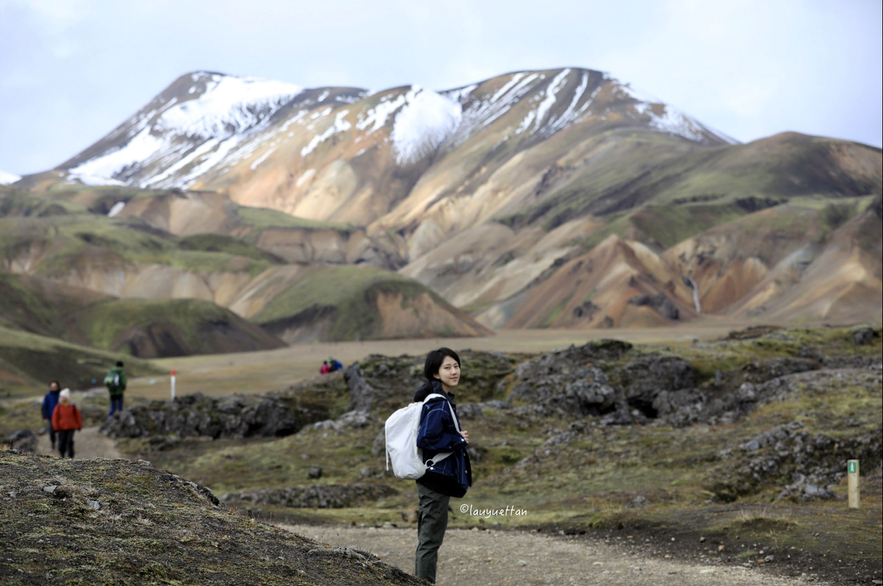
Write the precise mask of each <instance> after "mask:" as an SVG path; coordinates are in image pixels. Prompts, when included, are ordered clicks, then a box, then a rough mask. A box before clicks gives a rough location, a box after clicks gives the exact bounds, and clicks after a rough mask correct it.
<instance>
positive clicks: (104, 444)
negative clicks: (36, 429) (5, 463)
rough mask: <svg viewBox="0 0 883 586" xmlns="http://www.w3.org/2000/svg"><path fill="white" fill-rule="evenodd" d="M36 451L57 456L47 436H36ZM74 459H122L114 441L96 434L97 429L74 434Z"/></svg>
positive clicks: (85, 428) (89, 428) (85, 429)
mask: <svg viewBox="0 0 883 586" xmlns="http://www.w3.org/2000/svg"><path fill="white" fill-rule="evenodd" d="M37 451H39V452H40V453H41V454H49V455H52V456H57V455H58V450H53V449H52V446H51V444H50V443H49V434H48V433H45V434H43V435H40V436H38V440H37ZM74 457H75V458H77V459H87V460H88V459H92V458H123V457H124V456H123V455H122V454H120V453H119V451H117V449H116V445H115V444H114V441H113V440H112V439H110V438H109V437H107V436H106V435H102V434H101V433H99V432H98V427H97V426H96V427H84V428H83V429H82V430H80V431H78V432H77V433H75V434H74Z"/></svg>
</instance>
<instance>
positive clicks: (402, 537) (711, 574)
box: [281, 525, 827, 586]
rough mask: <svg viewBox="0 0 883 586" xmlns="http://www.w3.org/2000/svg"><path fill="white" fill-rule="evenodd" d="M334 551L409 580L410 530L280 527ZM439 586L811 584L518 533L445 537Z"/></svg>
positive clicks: (610, 546)
mask: <svg viewBox="0 0 883 586" xmlns="http://www.w3.org/2000/svg"><path fill="white" fill-rule="evenodd" d="M281 527H283V528H284V529H288V530H290V531H294V532H295V533H298V534H300V535H303V536H306V537H311V538H313V539H316V540H319V541H322V542H325V543H329V544H331V545H334V546H343V547H352V548H355V549H358V550H362V551H366V552H370V553H373V554H374V555H376V556H378V557H379V558H381V559H382V560H383V561H385V562H387V563H390V564H392V565H395V566H398V567H399V568H400V569H402V570H404V571H406V572H409V573H413V571H414V549H415V548H416V546H417V539H416V537H417V535H416V529H414V528H408V529H398V528H371V527H369V528H355V527H342V528H338V527H323V526H307V525H281ZM438 584H439V585H440V586H467V585H468V586H508V585H511V586H516V585H517V586H528V585H534V584H581V585H582V584H586V585H598V586H659V585H664V584H672V585H677V586H809V585H819V586H822V585H824V584H827V583H826V582H819V581H816V580H813V579H810V578H805V577H801V578H779V577H775V576H771V575H769V574H767V573H762V572H759V571H757V570H751V569H746V568H741V567H731V566H709V565H693V564H689V563H684V562H679V561H674V560H664V559H662V560H661V559H652V558H648V557H645V556H644V555H642V554H641V552H639V551H635V550H633V549H625V548H620V547H618V546H616V545H615V544H610V543H607V542H604V541H600V540H596V541H591V540H587V539H585V538H580V539H571V538H565V537H554V536H548V535H541V534H537V533H528V532H520V531H479V530H466V529H449V530H448V531H447V533H446V535H445V542H444V545H442V547H441V550H440V551H439V567H438Z"/></svg>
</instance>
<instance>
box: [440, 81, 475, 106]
mask: <svg viewBox="0 0 883 586" xmlns="http://www.w3.org/2000/svg"><path fill="white" fill-rule="evenodd" d="M477 87H478V84H477V83H473V84H472V85H467V86H463V87H461V88H456V89H453V90H447V91H444V92H441V94H442V95H443V96H445V97H447V98H450V99H452V100H454V101H455V102H460V103H461V104H462V103H464V102H465V101H466V100H468V99H469V96H470V95H471V94H472V92H474V91H475V88H477Z"/></svg>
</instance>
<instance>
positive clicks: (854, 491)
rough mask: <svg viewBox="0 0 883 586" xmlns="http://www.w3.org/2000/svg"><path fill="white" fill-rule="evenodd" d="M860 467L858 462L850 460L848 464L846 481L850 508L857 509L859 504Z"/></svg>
mask: <svg viewBox="0 0 883 586" xmlns="http://www.w3.org/2000/svg"><path fill="white" fill-rule="evenodd" d="M858 480H859V466H858V460H849V461H848V462H847V463H846V481H847V487H848V490H849V508H850V509H857V508H858V503H859V486H858Z"/></svg>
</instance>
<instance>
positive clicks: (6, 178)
mask: <svg viewBox="0 0 883 586" xmlns="http://www.w3.org/2000/svg"><path fill="white" fill-rule="evenodd" d="M19 179H21V176H19V175H15V174H13V173H7V172H6V171H0V185H10V184H12V183H15V182H16V181H18V180H19Z"/></svg>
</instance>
